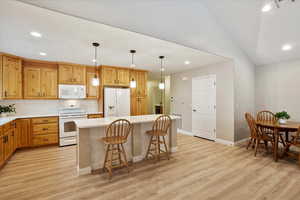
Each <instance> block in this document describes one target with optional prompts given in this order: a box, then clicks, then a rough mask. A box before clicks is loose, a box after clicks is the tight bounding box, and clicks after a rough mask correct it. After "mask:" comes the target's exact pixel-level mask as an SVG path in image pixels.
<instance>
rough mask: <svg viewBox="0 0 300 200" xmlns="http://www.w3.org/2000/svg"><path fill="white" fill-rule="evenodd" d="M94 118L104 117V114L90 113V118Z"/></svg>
mask: <svg viewBox="0 0 300 200" xmlns="http://www.w3.org/2000/svg"><path fill="white" fill-rule="evenodd" d="M93 118H103V115H102V114H90V115H88V119H93Z"/></svg>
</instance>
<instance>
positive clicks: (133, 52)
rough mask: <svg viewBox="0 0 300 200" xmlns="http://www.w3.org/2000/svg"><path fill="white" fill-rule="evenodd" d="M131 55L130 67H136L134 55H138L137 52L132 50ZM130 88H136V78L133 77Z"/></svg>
mask: <svg viewBox="0 0 300 200" xmlns="http://www.w3.org/2000/svg"><path fill="white" fill-rule="evenodd" d="M130 53H131V65H130V67H132V68H133V67H135V64H134V59H133V58H134V54H135V53H136V50H130ZM130 88H136V80H134V78H133V77H132V79H131V81H130Z"/></svg>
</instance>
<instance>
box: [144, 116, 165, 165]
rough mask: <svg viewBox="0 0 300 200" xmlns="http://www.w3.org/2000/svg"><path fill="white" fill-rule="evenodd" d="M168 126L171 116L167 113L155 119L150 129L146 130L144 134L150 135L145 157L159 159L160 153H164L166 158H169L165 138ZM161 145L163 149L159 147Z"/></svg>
mask: <svg viewBox="0 0 300 200" xmlns="http://www.w3.org/2000/svg"><path fill="white" fill-rule="evenodd" d="M170 127H171V117H170V116H169V115H161V116H159V117H158V118H157V119H156V120H155V122H154V124H153V126H152V130H149V131H146V134H147V135H150V136H151V138H150V143H149V146H148V150H147V153H146V158H145V159H150V158H155V159H156V160H160V156H161V154H162V153H165V154H166V156H167V158H168V160H169V159H170V156H169V151H168V146H167V144H166V140H165V136H166V135H167V134H168V131H169V129H170ZM161 146H163V147H164V148H165V149H164V150H163V149H161ZM150 155H151V157H150Z"/></svg>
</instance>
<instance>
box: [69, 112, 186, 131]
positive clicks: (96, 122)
mask: <svg viewBox="0 0 300 200" xmlns="http://www.w3.org/2000/svg"><path fill="white" fill-rule="evenodd" d="M158 116H160V115H139V116H124V117H107V118H97V119H80V120H74V122H75V124H76V126H77V128H79V129H84V128H97V127H103V126H108V125H109V124H110V123H111V122H113V121H115V120H117V119H127V120H128V121H130V122H131V123H132V124H139V123H149V122H154V121H155V119H156V118H157V117H158ZM170 117H171V119H172V120H178V119H181V117H179V116H175V115H170Z"/></svg>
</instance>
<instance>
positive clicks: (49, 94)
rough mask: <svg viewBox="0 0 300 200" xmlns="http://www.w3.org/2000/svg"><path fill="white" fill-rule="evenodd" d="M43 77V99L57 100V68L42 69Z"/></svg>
mask: <svg viewBox="0 0 300 200" xmlns="http://www.w3.org/2000/svg"><path fill="white" fill-rule="evenodd" d="M41 77H42V79H41V93H42V96H43V98H47V99H57V98H58V94H57V93H58V90H57V68H44V69H42V71H41Z"/></svg>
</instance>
